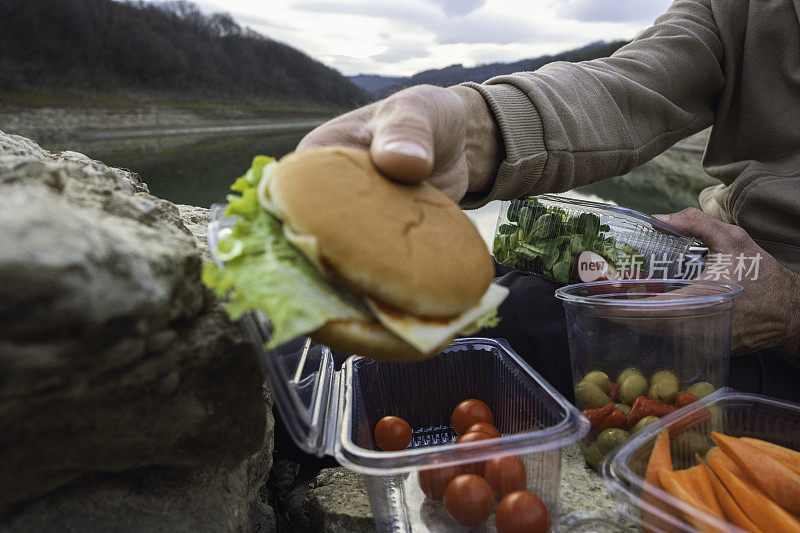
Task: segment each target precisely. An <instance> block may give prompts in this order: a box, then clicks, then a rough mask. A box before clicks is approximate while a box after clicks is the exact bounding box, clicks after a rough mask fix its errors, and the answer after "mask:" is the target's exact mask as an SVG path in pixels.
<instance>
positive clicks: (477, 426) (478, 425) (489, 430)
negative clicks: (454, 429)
mask: <svg viewBox="0 0 800 533" xmlns="http://www.w3.org/2000/svg"><path fill="white" fill-rule="evenodd" d="M473 431H481V432H483V433H486V434H487V435H489V436H490V437H495V438H496V437H499V436H500V430H498V429H497V428H496V427H494V426H493V425H491V424H487V423H486V422H475V423H474V424H472V425H471V426H470V427H468V428H467V431H465V432H464V434H467V433H472V432H473Z"/></svg>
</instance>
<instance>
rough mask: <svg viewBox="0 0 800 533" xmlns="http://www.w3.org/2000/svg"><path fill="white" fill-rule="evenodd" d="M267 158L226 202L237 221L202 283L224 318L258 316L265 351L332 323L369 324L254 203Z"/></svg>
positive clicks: (277, 222)
mask: <svg viewBox="0 0 800 533" xmlns="http://www.w3.org/2000/svg"><path fill="white" fill-rule="evenodd" d="M271 161H272V158H265V157H263V156H259V157H256V158H255V159H254V160H253V166H252V167H251V169H250V170H248V172H247V173H246V174H245V175H244V176H242V177H241V178H239V179H237V180H236V182H235V183H234V186H233V189H234V190H236V191H238V192H240V193H241V196H236V195H231V196H230V197H229V203H228V210H227V212H226V214H228V215H238V216H240V217H241V219H240V220H238V221H237V222H236V225H235V226H234V227H233V229H232V231H231V233H230V234H229V235H227V236H226V237H224V238H223V239H221V240H220V242H219V243H218V246H217V256H218V257H219V258H220V259H221V260H224V261H225V266H224V267H220V266H219V265H217V264H215V263H209V264H207V265H206V267H205V269H204V270H203V283H204V284H205V285H206V286H207V287H209V288H210V289H211V290H212V291H214V293H215V294H216V295H217V297H219V298H221V299H225V300H227V304H226V306H225V308H226V310H227V312H228V315H229V316H230V317H231V318H232V319H233V320H237V319H239V318H240V317H241V316H242V315H243V314H244V313H245V312H247V311H253V310H257V311H263V312H264V314H266V315H267V317H269V321H270V324H271V325H272V328H273V332H272V336H271V337H270V340H269V342H268V344H267V348H273V347H275V346H279V345H281V344H284V343H285V342H288V341H290V340H292V339H294V338H296V337H300V336H302V335H307V334H308V333H311V332H312V331H314V330H316V329H318V328H319V327H321V326H322V325H323V324H325V323H326V322H328V321H330V320H335V319H345V320H347V319H351V320H369V319H370V316H371V315H370V313H369V311H368V310H367V309H366V308H365V306H364V305H363V304H362V303H361V302H360V301H359V300H358V299H357V298H356V297H355V296H354V295H353V294H351V293H350V292H348V291H347V290H345V289H344V288H341V287H339V286H337V285H334V284H332V283H331V282H330V281H328V279H327V278H325V276H324V275H323V274H322V273H320V272H319V270H318V269H317V268H316V267H315V266H314V265H313V264H312V263H311V262H310V261H309V259H308V258H307V257H306V256H305V255H303V253H302V252H300V250H298V249H297V248H295V247H294V246H293V245H292V244H291V243H289V241H287V240H286V238H285V237H284V234H283V223H282V222H281V221H280V220H279V219H277V218H275V217H274V216H273V215H271V214H270V213H268V212H267V211H265V210H264V209H263V208H262V207H261V205H260V204H259V202H258V195H257V193H256V188H257V186H258V182H259V181H260V180H261V176H262V174H263V169H264V167H265V166H266V165H267V164H268V163H269V162H271Z"/></svg>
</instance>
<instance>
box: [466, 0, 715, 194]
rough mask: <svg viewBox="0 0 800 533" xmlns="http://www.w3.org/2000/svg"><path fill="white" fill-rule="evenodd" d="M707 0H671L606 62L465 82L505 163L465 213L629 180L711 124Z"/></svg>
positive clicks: (711, 38)
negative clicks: (485, 110)
mask: <svg viewBox="0 0 800 533" xmlns="http://www.w3.org/2000/svg"><path fill="white" fill-rule="evenodd" d="M710 3H711V0H676V1H675V2H674V3H673V4H672V6H671V7H670V8H669V10H668V11H667V12H666V13H665V14H664V15H662V16H661V17H659V18H658V19H656V21H655V24H654V25H653V26H651V27H650V28H648V29H646V30H644V31H643V32H642V33H641V34H639V35H638V36H637V37H636V39H634V40H633V41H632V42H631V43H629V44H627V45H626V46H624V47H622V48H620V49H619V50H618V51H617V52H616V53H614V54H613V55H612V56H611V57H607V58H603V59H595V60H592V61H584V62H581V63H565V62H557V63H550V64H548V65H545V66H544V67H542V68H540V69H539V70H537V71H535V72H520V73H516V74H511V75H507V76H498V77H496V78H492V79H490V80H488V81H487V82H485V83H483V84H475V83H469V84H466V85H468V86H469V87H472V88H474V89H476V90H477V91H479V92H480V93H481V94H482V95H483V97H484V99H485V100H486V103H487V105H488V106H489V108H490V109H491V111H492V114H493V115H494V118H495V120H496V121H497V124H498V127H499V129H500V131H501V133H502V136H503V141H504V144H505V160H504V161H503V162H502V163H501V165H500V169H499V171H498V174H497V177H496V178H495V182H494V184H493V186H492V187H491V189H490V190H489V191H488V193H486V192H484V193H468V194H467V196H465V198H464V199H463V200H462V202H461V205H462V207H464V208H467V209H470V208H476V207H480V206H482V205H484V204H485V203H487V202H489V201H491V200H498V199H510V198H516V197H519V196H522V195H526V194H539V193H544V192H559V191H566V190H569V189H572V188H574V187H579V186H581V185H586V184H588V183H591V182H594V181H598V180H602V179H605V178H609V177H612V176H617V175H620V174H624V173H626V172H628V171H629V170H630V169H632V168H633V167H636V166H638V165H641V164H642V163H645V162H646V161H648V160H650V159H652V158H653V157H655V156H656V155H658V154H659V153H660V152H662V151H664V150H665V149H667V148H668V147H670V146H671V145H672V144H674V143H675V142H677V141H678V140H680V139H682V138H684V137H687V136H689V135H691V134H693V133H696V132H698V131H700V130H702V129H703V128H705V127H707V126H709V125H711V123H712V121H713V117H714V108H715V107H716V99H717V96H718V94H719V92H720V90H721V89H722V86H723V84H724V82H725V78H724V73H723V66H722V58H723V49H722V43H721V41H720V37H719V32H718V30H717V26H716V24H715V22H714V16H713V14H712V11H711V5H710Z"/></svg>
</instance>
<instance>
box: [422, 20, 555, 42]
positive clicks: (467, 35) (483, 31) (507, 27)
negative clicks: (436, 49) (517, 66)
mask: <svg viewBox="0 0 800 533" xmlns="http://www.w3.org/2000/svg"><path fill="white" fill-rule="evenodd" d="M436 26H437V27H436V28H434V29H433V30H434V32H435V33H436V37H437V38H436V42H438V43H439V44H456V43H466V44H478V43H492V44H510V43H524V42H534V41H537V40H553V38H554V37H555V36H554V35H553V34H552V33H551V32H550V31H549V30H546V29H544V28H540V27H537V26H536V25H534V24H533V23H532V22H531V21H529V20H527V19H526V18H524V17H523V18H514V17H506V16H498V15H485V16H470V17H466V18H464V19H460V20H454V21H448V22H447V23H445V24H437V25H436Z"/></svg>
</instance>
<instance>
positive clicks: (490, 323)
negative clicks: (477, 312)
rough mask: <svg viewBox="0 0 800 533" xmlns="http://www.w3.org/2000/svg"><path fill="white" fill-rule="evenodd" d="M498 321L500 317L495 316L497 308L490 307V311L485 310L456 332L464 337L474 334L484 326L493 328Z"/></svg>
mask: <svg viewBox="0 0 800 533" xmlns="http://www.w3.org/2000/svg"><path fill="white" fill-rule="evenodd" d="M499 323H500V317H499V316H497V309H492V310H491V311H486V312H485V313H484V314H482V315H481V316H479V317H478V318H477V319H475V322H473V323H472V324H468V325H466V326H464V327H463V328H461V331H459V332H458V334H459V335H463V336H465V337H466V336H469V335H475V334H476V333H478V332H479V331H480V330H482V329H485V328H493V327H495V326H497V325H498V324H499Z"/></svg>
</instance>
